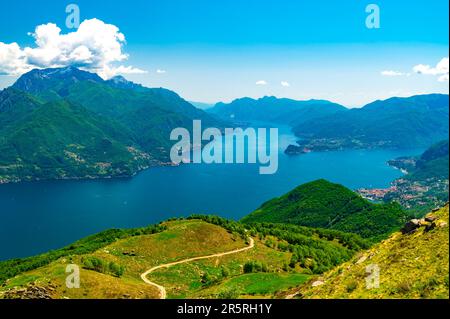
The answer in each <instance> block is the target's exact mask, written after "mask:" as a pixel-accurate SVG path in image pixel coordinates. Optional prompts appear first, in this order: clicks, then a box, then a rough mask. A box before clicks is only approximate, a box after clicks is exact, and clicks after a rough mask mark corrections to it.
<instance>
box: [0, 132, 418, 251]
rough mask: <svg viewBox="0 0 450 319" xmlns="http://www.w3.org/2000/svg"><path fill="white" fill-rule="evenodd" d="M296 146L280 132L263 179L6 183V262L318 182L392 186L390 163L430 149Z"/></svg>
mask: <svg viewBox="0 0 450 319" xmlns="http://www.w3.org/2000/svg"><path fill="white" fill-rule="evenodd" d="M294 141H295V137H294V136H292V135H291V134H290V131H289V129H288V128H286V127H283V128H280V136H279V146H280V147H279V149H280V155H279V165H278V167H279V168H278V172H277V173H276V174H274V175H260V174H259V165H258V164H213V165H206V164H186V165H181V166H178V167H158V168H151V169H148V170H146V171H143V172H141V173H140V174H138V175H137V176H135V177H133V178H126V179H112V180H91V181H42V182H32V183H21V184H7V185H0V260H5V259H10V258H15V257H25V256H30V255H35V254H38V253H42V252H45V251H47V250H50V249H55V248H60V247H62V246H64V245H67V244H69V243H71V242H73V241H75V240H77V239H80V238H82V237H84V236H87V235H91V234H93V233H96V232H99V231H102V230H105V229H108V228H113V227H121V228H123V227H126V228H128V227H139V226H145V225H148V224H152V223H157V222H159V221H162V220H165V219H168V218H170V217H175V216H187V215H189V214H192V213H202V214H217V215H220V216H223V217H226V218H230V219H236V220H237V219H239V218H241V217H243V216H245V215H246V214H248V213H250V212H251V211H253V210H254V209H256V208H257V207H259V206H260V205H261V204H262V203H264V202H265V201H267V200H269V199H271V198H273V197H276V196H279V195H282V194H284V193H286V192H287V191H289V190H291V189H293V188H294V187H296V186H298V185H300V184H302V183H305V182H308V181H312V180H315V179H318V178H325V179H328V180H330V181H332V182H337V183H341V184H343V185H345V186H347V187H349V188H351V189H356V188H360V187H387V186H388V185H389V183H390V182H391V181H392V180H394V179H395V178H398V177H399V176H401V175H402V173H401V172H400V171H398V170H395V169H393V168H391V167H389V166H388V165H387V164H386V161H387V160H389V159H392V158H395V157H398V156H403V155H416V154H420V153H421V152H422V151H423V150H419V149H416V150H407V151H405V150H402V151H394V150H351V151H340V152H323V153H310V154H305V155H300V156H294V157H289V156H286V155H285V154H284V153H283V150H284V149H285V148H286V147H287V145H288V144H290V143H293V142H294Z"/></svg>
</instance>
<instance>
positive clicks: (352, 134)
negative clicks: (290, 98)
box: [293, 94, 449, 150]
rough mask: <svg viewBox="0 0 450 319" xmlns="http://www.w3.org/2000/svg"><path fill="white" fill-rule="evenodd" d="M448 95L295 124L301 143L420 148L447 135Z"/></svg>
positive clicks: (377, 105)
mask: <svg viewBox="0 0 450 319" xmlns="http://www.w3.org/2000/svg"><path fill="white" fill-rule="evenodd" d="M448 120H449V97H448V95H444V94H428V95H417V96H412V97H408V98H399V97H395V98H390V99H387V100H384V101H375V102H373V103H370V104H368V105H366V106H364V107H362V108H360V109H350V110H347V111H346V112H340V113H338V114H335V115H332V116H325V117H322V118H320V119H317V120H313V121H306V122H303V123H302V124H301V125H297V126H294V128H293V131H294V133H295V134H296V135H297V136H299V137H301V138H302V139H303V141H302V142H301V145H302V146H304V147H306V148H310V149H312V150H314V149H319V148H321V149H327V148H332V149H336V148H339V147H341V148H347V147H357V148H370V147H388V148H418V147H428V146H430V145H431V144H433V143H436V142H439V141H441V140H443V139H446V138H448V134H449V130H448Z"/></svg>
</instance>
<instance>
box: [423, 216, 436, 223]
mask: <svg viewBox="0 0 450 319" xmlns="http://www.w3.org/2000/svg"><path fill="white" fill-rule="evenodd" d="M436 219H438V218H437V217H436V216H435V215H428V216H426V217H425V221H426V222H429V223H431V222H434V221H435V220H436Z"/></svg>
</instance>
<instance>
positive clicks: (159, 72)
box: [156, 69, 167, 74]
mask: <svg viewBox="0 0 450 319" xmlns="http://www.w3.org/2000/svg"><path fill="white" fill-rule="evenodd" d="M156 73H158V74H165V73H167V72H166V70H161V69H158V70H156Z"/></svg>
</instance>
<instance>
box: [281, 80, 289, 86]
mask: <svg viewBox="0 0 450 319" xmlns="http://www.w3.org/2000/svg"><path fill="white" fill-rule="evenodd" d="M281 86H284V87H290V86H291V85H290V84H289V82H286V81H281Z"/></svg>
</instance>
